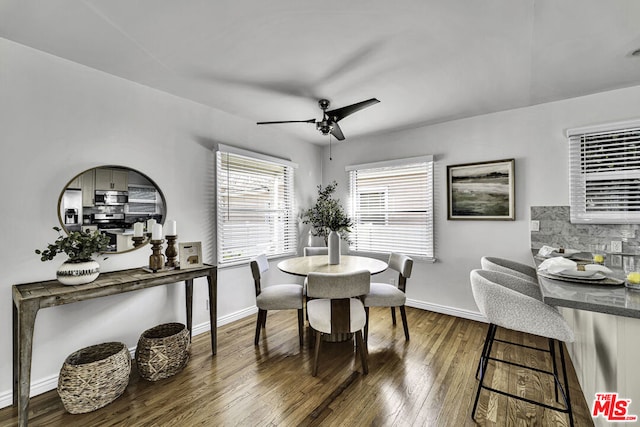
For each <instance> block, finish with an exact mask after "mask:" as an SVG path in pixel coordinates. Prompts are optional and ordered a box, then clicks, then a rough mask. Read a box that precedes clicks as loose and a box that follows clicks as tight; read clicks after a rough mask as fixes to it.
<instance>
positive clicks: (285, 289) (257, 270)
mask: <svg viewBox="0 0 640 427" xmlns="http://www.w3.org/2000/svg"><path fill="white" fill-rule="evenodd" d="M250 266H251V273H252V274H253V281H254V284H255V291H256V306H257V307H258V318H257V320H256V336H255V339H254V344H255V345H258V342H259V341H260V329H261V328H264V327H266V323H267V312H268V311H269V310H298V336H299V340H300V347H302V344H303V334H304V332H303V330H304V315H303V312H302V311H303V296H302V285H298V284H274V285H269V286H264V287H263V286H262V275H263V274H264V273H265V272H266V271H267V270H269V261H268V260H267V257H266V255H264V254H262V255H259V256H257V257H256V258H255V259H254V260H252V261H251V263H250Z"/></svg>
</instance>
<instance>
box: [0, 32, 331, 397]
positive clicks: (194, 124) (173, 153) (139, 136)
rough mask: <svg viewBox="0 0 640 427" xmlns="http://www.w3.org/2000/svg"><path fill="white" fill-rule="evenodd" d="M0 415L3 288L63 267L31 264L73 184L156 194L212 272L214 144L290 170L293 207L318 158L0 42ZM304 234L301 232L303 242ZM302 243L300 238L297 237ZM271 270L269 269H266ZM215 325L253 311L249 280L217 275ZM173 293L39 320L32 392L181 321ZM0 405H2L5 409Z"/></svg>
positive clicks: (112, 263) (140, 256) (123, 262)
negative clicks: (99, 348)
mask: <svg viewBox="0 0 640 427" xmlns="http://www.w3.org/2000/svg"><path fill="white" fill-rule="evenodd" d="M0 58H2V65H1V66H0V132H1V136H0V138H1V144H2V155H1V156H0V180H1V181H0V182H2V187H3V197H2V204H1V205H0V221H1V223H2V224H3V237H2V242H3V244H2V245H0V266H1V271H2V275H1V276H0V306H2V307H4V309H2V310H0V342H2V346H0V367H1V368H0V407H2V406H5V405H7V404H10V403H11V389H12V368H11V367H12V352H11V348H12V345H11V342H12V318H11V309H10V307H11V304H12V303H11V286H12V285H13V284H18V283H25V282H31V281H39V280H50V279H53V278H55V270H56V268H57V267H58V265H59V264H61V263H62V262H63V261H64V259H63V256H60V257H58V258H56V259H54V260H53V261H50V262H45V263H43V262H41V261H40V259H39V256H37V255H36V254H35V253H34V250H35V249H36V248H40V249H42V248H44V247H45V246H46V244H47V243H48V242H52V241H53V240H55V238H56V236H57V234H56V232H55V231H53V230H52V229H51V227H53V226H55V225H58V217H57V212H56V208H57V201H58V196H59V195H60V192H61V190H62V189H63V188H64V186H65V185H66V183H67V182H68V181H69V180H70V179H71V178H72V177H73V176H75V175H76V174H78V173H80V172H82V171H83V170H86V169H88V168H91V167H94V166H98V165H104V164H113V165H124V166H129V167H132V168H134V169H137V170H139V171H140V172H142V173H144V174H146V175H147V176H149V177H150V178H151V179H153V180H154V181H155V182H156V183H157V184H158V186H159V187H160V188H161V189H162V191H163V193H164V195H165V198H166V202H167V216H168V217H169V218H173V219H175V220H176V221H177V223H178V233H179V241H202V243H203V252H204V259H205V262H209V263H215V260H214V259H213V256H214V248H215V230H214V225H215V221H214V217H213V214H212V208H213V201H214V199H213V197H214V192H213V183H214V181H213V177H214V160H215V156H214V152H213V151H212V148H213V147H214V146H215V145H216V143H217V142H221V143H225V144H228V145H235V146H239V147H243V148H247V149H253V150H256V151H259V152H263V153H266V154H270V155H273V156H277V157H282V158H286V159H291V160H292V161H294V162H296V163H298V164H299V165H300V168H299V169H298V171H297V174H296V182H295V185H296V190H297V192H298V197H297V201H296V202H297V203H298V205H299V206H308V205H309V204H310V201H311V200H312V199H313V198H314V197H315V191H316V185H317V183H319V182H320V180H321V161H320V157H321V156H320V154H321V150H320V149H319V148H318V147H316V146H313V145H311V144H308V143H304V142H300V141H296V140H293V139H292V138H290V137H287V136H286V135H283V134H279V133H277V132H276V130H275V129H274V128H269V127H258V126H256V125H255V124H254V123H251V122H248V121H246V120H243V119H240V118H238V117H234V116H231V115H228V114H225V113H222V112H220V111H216V110H213V109H211V108H208V107H205V106H203V105H200V104H196V103H193V102H190V101H187V100H184V99H181V98H177V97H175V96H172V95H168V94H166V93H163V92H159V91H156V90H153V89H150V88H148V87H145V86H141V85H138V84H135V83H132V82H129V81H126V80H123V79H120V78H117V77H113V76H110V75H107V74H104V73H102V72H98V71H96V70H93V69H90V68H87V67H84V66H81V65H78V64H75V63H72V62H69V61H66V60H63V59H60V58H57V57H54V56H51V55H48V54H45V53H42V52H39V51H36V50H33V49H30V48H27V47H24V46H21V45H18V44H15V43H13V42H10V41H7V40H4V39H0ZM304 231H306V230H304ZM304 231H303V233H304ZM150 253H151V252H150V250H149V248H148V247H145V248H143V249H140V250H137V251H134V252H131V253H126V254H121V255H112V256H110V257H109V259H107V260H106V261H103V262H102V263H101V264H102V270H103V271H110V270H117V269H121V268H131V267H137V266H143V265H145V264H147V263H148V257H149V255H150ZM274 270H275V269H274ZM218 278H219V281H218V295H219V300H218V315H219V316H220V317H221V318H222V320H223V321H224V319H225V318H226V319H233V318H234V316H237V315H238V313H240V315H244V314H245V312H246V311H247V310H249V311H250V310H251V308H252V307H253V306H255V296H254V291H253V281H252V279H251V275H250V273H249V271H248V268H246V267H244V268H241V267H239V268H234V269H225V270H221V271H219V274H218ZM183 294H184V292H183V290H182V286H176V285H172V286H164V287H158V288H153V289H149V290H144V291H137V292H133V293H129V294H125V295H118V296H113V297H107V298H100V299H96V300H91V301H86V302H82V303H75V304H69V305H65V306H60V307H53V308H47V309H43V310H41V311H40V312H39V314H38V317H37V320H36V327H35V336H34V355H33V356H34V357H33V369H32V381H33V382H35V387H34V388H33V391H34V392H39V391H43V390H46V389H47V388H51V387H55V382H52V381H51V379H52V378H55V376H57V374H58V372H59V369H60V367H61V366H62V363H63V361H64V358H65V357H66V356H67V355H69V354H70V353H72V352H73V351H75V350H77V349H79V348H82V347H84V346H87V345H91V344H96V343H99V342H104V341H108V340H118V341H123V342H125V343H126V344H127V345H128V346H129V347H133V346H135V345H136V343H137V339H138V337H139V335H140V333H141V332H142V331H144V330H145V329H147V328H148V327H151V326H155V325H157V324H159V323H163V322H165V321H176V320H178V321H183V322H184V319H185V315H184V296H183ZM206 298H207V292H206V280H204V279H199V280H196V284H195V295H194V325H195V326H197V325H203V324H204V325H205V327H206V322H207V321H208V312H207V311H206V307H205V300H206ZM3 404H4V405H3Z"/></svg>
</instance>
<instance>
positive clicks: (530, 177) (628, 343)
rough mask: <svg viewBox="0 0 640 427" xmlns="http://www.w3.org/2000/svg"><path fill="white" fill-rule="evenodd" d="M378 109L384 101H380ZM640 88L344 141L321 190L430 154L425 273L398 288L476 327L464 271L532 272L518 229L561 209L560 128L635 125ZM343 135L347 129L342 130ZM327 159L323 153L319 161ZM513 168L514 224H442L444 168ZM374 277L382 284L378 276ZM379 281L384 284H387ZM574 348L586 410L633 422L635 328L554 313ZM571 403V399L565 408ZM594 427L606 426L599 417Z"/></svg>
mask: <svg viewBox="0 0 640 427" xmlns="http://www.w3.org/2000/svg"><path fill="white" fill-rule="evenodd" d="M381 101H382V102H384V100H381ZM639 111H640V86H636V87H633V88H629V89H621V90H615V91H610V92H606V93H601V94H596V95H592V96H586V97H581V98H575V99H571V100H566V101H560V102H554V103H549V104H543V105H538V106H534V107H530V108H522V109H517V110H510V111H505V112H500V113H495V114H490V115H485V116H479V117H474V118H470V119H465V120H457V121H453V122H448V123H443V124H439V125H434V126H427V127H422V128H419V129H413V130H404V131H398V132H394V133H389V134H386V135H376V136H369V137H363V138H360V139H357V140H356V139H350V140H349V141H347V142H345V143H342V144H340V145H338V146H337V147H335V146H334V147H333V161H332V162H325V163H324V167H323V176H324V177H325V181H329V180H331V179H336V180H337V181H338V183H339V186H338V189H339V191H340V192H341V194H342V195H343V196H346V194H347V193H348V180H347V174H346V172H345V170H344V168H345V166H346V165H350V164H358V163H366V162H374V161H379V160H387V159H391V158H403V157H410V156H419V155H424V154H433V155H435V159H436V167H435V185H434V191H435V239H436V251H435V253H436V257H437V258H438V261H437V262H436V263H434V264H431V263H425V262H422V263H421V262H417V263H415V264H414V268H413V274H412V277H411V279H410V280H409V282H408V284H407V296H408V302H407V304H408V305H413V306H416V307H421V308H425V309H430V310H433V311H439V312H443V313H448V314H453V315H458V316H461V317H468V318H479V314H478V313H477V307H476V305H475V303H474V301H473V296H472V294H471V288H470V285H469V272H470V271H471V270H472V269H474V268H480V257H481V256H483V255H492V256H499V257H505V258H511V259H514V260H519V261H522V262H526V263H529V264H533V260H532V259H531V251H530V233H529V227H528V221H529V215H530V213H529V212H530V206H568V205H569V185H568V169H569V168H568V144H567V141H566V139H565V131H566V129H568V128H573V127H579V126H584V125H592V124H599V123H607V122H616V121H623V120H629V119H634V118H636V119H637V118H638V114H639V113H638V112H639ZM343 130H344V131H345V133H347V132H348V127H347V125H346V124H345V125H344V126H343ZM325 157H327V153H325ZM507 158H515V159H516V165H515V170H516V221H514V222H511V221H448V220H447V195H446V187H447V186H446V166H447V165H452V164H460V163H470V162H479V161H486V160H499V159H507ZM381 276H382V275H381ZM390 277H391V276H390V274H389V273H385V274H384V280H387V279H388V278H390ZM563 314H564V315H565V317H566V318H567V319H568V321H569V322H570V324H571V325H572V326H573V328H574V331H575V333H576V342H575V343H574V344H572V345H569V346H568V348H569V352H570V354H571V358H572V361H573V363H574V366H575V368H576V371H577V374H578V379H579V381H580V383H581V386H582V389H583V393H584V397H585V399H586V401H587V404H588V405H589V406H590V407H591V405H592V402H593V399H594V397H595V393H597V392H607V391H608V392H613V391H615V392H618V393H620V398H628V399H632V401H633V402H634V403H633V404H632V405H631V408H630V412H631V413H632V414H634V415H638V414H640V409H639V408H640V376H639V375H638V374H637V373H636V372H637V366H636V365H637V360H638V358H637V354H638V350H640V345H639V344H638V340H637V336H638V334H639V333H640V321H638V319H630V318H622V317H617V316H610V315H604V314H599V313H591V312H586V311H580V310H569V309H565V310H563ZM575 398H576V396H574V399H575ZM595 422H596V424H597V425H609V424H610V423H608V422H607V421H606V420H604V419H603V418H598V419H596V420H595Z"/></svg>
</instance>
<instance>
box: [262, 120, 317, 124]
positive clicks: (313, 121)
mask: <svg viewBox="0 0 640 427" xmlns="http://www.w3.org/2000/svg"><path fill="white" fill-rule="evenodd" d="M315 122H316V119H309V120H280V121H277V122H258V123H256V124H257V125H276V124H279V123H315Z"/></svg>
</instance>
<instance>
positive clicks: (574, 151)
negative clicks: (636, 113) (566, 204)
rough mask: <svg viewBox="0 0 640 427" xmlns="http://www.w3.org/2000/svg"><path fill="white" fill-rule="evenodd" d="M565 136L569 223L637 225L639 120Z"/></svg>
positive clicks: (639, 206) (639, 213) (639, 218)
mask: <svg viewBox="0 0 640 427" xmlns="http://www.w3.org/2000/svg"><path fill="white" fill-rule="evenodd" d="M567 136H568V138H569V162H570V184H569V188H570V203H571V222H573V223H594V224H598V223H599V224H620V223H640V121H636V122H625V123H618V124H612V125H606V126H596V127H590V128H581V129H572V130H569V131H568V132H567Z"/></svg>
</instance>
